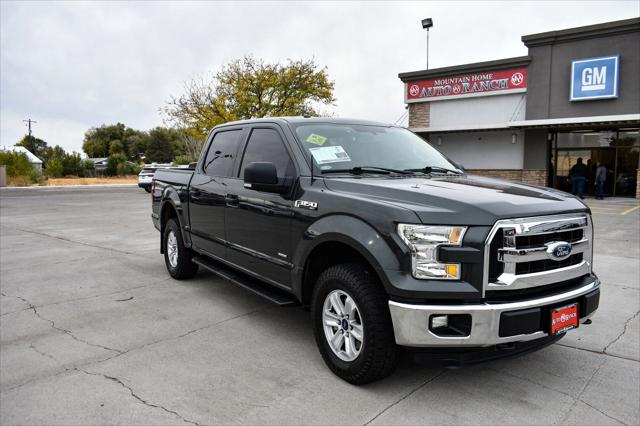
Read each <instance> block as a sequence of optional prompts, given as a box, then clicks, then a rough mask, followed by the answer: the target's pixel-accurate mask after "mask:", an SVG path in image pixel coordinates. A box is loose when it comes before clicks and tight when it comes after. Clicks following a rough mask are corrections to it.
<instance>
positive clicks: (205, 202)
mask: <svg viewBox="0 0 640 426" xmlns="http://www.w3.org/2000/svg"><path fill="white" fill-rule="evenodd" d="M243 136H244V128H242V127H231V128H222V129H220V130H218V131H216V133H214V134H213V136H212V140H211V143H210V144H209V147H208V148H207V152H206V155H204V154H203V156H202V157H203V158H204V160H202V159H201V161H200V162H199V164H198V165H197V167H196V170H195V172H194V174H193V178H192V179H191V184H190V186H189V219H190V225H191V235H192V240H193V244H194V246H195V247H196V248H197V249H198V250H200V251H204V252H206V253H208V254H210V255H213V256H215V257H219V258H225V256H226V248H225V241H226V233H225V213H224V210H225V206H226V202H225V197H226V195H227V185H228V182H227V181H228V179H229V178H230V177H231V175H232V174H233V171H234V170H235V167H234V166H235V162H236V157H237V155H238V151H239V149H240V146H241V143H242V139H243Z"/></svg>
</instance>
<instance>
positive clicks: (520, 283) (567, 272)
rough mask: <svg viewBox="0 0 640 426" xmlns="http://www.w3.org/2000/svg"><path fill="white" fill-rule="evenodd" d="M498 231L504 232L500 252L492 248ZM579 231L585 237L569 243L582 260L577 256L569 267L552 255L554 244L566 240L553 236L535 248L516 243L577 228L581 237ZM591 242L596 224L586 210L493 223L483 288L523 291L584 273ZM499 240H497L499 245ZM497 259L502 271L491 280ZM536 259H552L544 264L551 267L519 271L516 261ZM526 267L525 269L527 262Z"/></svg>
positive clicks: (487, 248)
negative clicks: (528, 271)
mask: <svg viewBox="0 0 640 426" xmlns="http://www.w3.org/2000/svg"><path fill="white" fill-rule="evenodd" d="M499 230H501V231H502V232H501V235H502V242H501V244H499V245H498V249H497V251H496V250H495V249H493V250H491V243H492V241H493V239H494V237H496V234H497V233H498V231H499ZM580 230H582V238H581V239H579V240H578V241H573V242H568V244H570V245H571V255H572V256H573V255H577V254H581V256H582V260H580V258H576V259H575V260H576V263H575V264H573V265H570V266H565V264H561V263H560V261H561V260H562V259H564V258H562V259H561V258H556V257H554V256H553V255H552V252H553V247H555V244H557V243H563V242H564V241H562V240H560V241H557V240H555V239H554V240H552V241H548V242H545V243H544V244H541V245H538V246H534V247H529V246H527V247H526V248H518V246H517V238H518V237H522V236H538V235H545V234H546V235H547V236H548V234H554V233H564V232H566V231H577V232H578V234H577V235H578V238H579V235H580V234H579V232H580ZM574 234H575V233H574ZM560 235H562V234H560ZM550 238H553V236H551V237H550ZM592 241H593V227H592V223H591V218H590V217H589V215H588V214H587V213H578V214H575V213H574V214H566V215H554V216H542V217H531V218H520V219H505V220H500V221H498V222H496V224H495V225H494V226H493V228H492V229H491V231H490V232H489V236H488V237H487V240H486V241H485V253H484V254H485V258H484V289H483V290H484V292H486V291H487V290H491V291H494V290H522V289H527V288H533V287H538V286H543V285H548V284H553V283H560V282H562V281H567V280H570V279H572V278H578V277H581V276H584V275H586V274H588V273H590V272H591V263H592V251H593V243H592ZM498 243H499V242H498V241H496V244H498ZM494 260H497V261H498V262H500V266H501V267H502V271H501V273H500V274H499V275H498V276H497V277H496V278H495V279H494V280H492V282H490V280H489V269H490V268H489V264H490V261H494ZM536 261H537V262H540V261H549V264H548V265H547V264H544V266H545V267H546V266H548V267H549V268H548V269H545V270H542V271H539V272H531V273H526V274H524V273H521V274H517V273H516V270H517V268H516V265H517V264H523V263H527V262H536ZM554 261H558V264H557V267H556V266H555V265H554V264H555V262H554ZM524 268H525V270H526V268H527V267H526V265H524Z"/></svg>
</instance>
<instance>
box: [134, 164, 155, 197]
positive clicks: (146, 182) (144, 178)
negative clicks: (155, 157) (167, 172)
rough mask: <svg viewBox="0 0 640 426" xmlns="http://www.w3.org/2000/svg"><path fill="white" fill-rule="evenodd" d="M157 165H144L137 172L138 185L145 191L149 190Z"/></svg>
mask: <svg viewBox="0 0 640 426" xmlns="http://www.w3.org/2000/svg"><path fill="white" fill-rule="evenodd" d="M157 169H158V168H157V167H146V166H145V167H144V168H143V169H142V170H141V171H140V173H139V174H138V186H139V187H140V188H143V189H144V190H145V191H147V192H151V184H152V183H153V176H155V174H156V170H157Z"/></svg>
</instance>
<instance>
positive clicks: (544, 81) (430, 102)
mask: <svg viewBox="0 0 640 426" xmlns="http://www.w3.org/2000/svg"><path fill="white" fill-rule="evenodd" d="M522 42H523V43H524V44H525V46H527V48H528V55H527V56H521V57H516V58H505V59H499V60H495V61H489V62H480V63H473V64H465V65H456V66H451V67H446V68H438V69H429V70H424V71H413V72H406V73H401V74H400V75H399V77H400V79H401V80H402V82H403V83H404V90H405V102H406V103H407V105H408V109H409V127H410V128H411V130H413V131H415V132H417V133H418V134H420V135H421V136H423V137H424V138H426V139H427V140H429V141H430V142H431V143H432V144H433V145H434V146H436V147H437V148H438V149H439V150H440V151H442V152H443V153H444V154H446V155H447V156H448V157H450V158H451V159H452V160H454V161H456V162H458V163H460V164H462V165H464V167H465V168H466V169H467V171H469V172H470V173H475V174H481V175H486V176H495V177H501V178H506V179H512V180H519V181H523V182H527V183H532V184H536V185H546V186H551V187H555V188H559V189H562V190H565V191H567V190H570V189H571V188H570V186H571V185H570V181H569V179H568V175H569V170H570V168H571V167H572V166H573V165H574V164H576V161H577V159H578V158H582V159H583V161H584V163H585V164H587V165H588V166H589V170H590V174H591V176H590V177H589V178H588V179H589V181H590V182H589V183H590V185H588V186H587V191H588V193H591V194H593V192H594V185H593V176H594V175H595V169H596V165H597V163H598V162H601V163H602V164H604V165H605V166H606V167H607V170H608V173H607V180H606V183H605V194H607V195H609V196H626V197H634V196H635V197H638V198H640V171H639V168H640V163H639V161H640V155H639V154H640V135H639V132H638V130H639V128H640V19H637V18H635V19H627V20H623V21H615V22H607V23H603V24H597V25H590V26H586V27H579V28H571V29H565V30H560V31H551V32H545V33H540V34H531V35H525V36H523V37H522Z"/></svg>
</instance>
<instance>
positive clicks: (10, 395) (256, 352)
mask: <svg viewBox="0 0 640 426" xmlns="http://www.w3.org/2000/svg"><path fill="white" fill-rule="evenodd" d="M589 204H590V205H591V206H592V208H593V213H594V223H595V229H596V231H595V233H596V244H595V270H596V273H597V274H598V275H599V276H600V278H601V280H602V282H603V286H602V298H601V304H600V309H599V311H598V312H597V313H596V315H595V316H594V318H593V324H591V325H585V326H581V327H580V328H579V329H578V330H574V331H573V332H571V333H570V334H569V335H568V336H566V337H565V338H564V339H562V340H561V341H560V342H559V343H557V344H555V345H552V346H550V347H547V348H545V349H543V350H541V351H539V352H536V353H532V354H528V355H525V356H522V357H518V358H513V359H506V360H500V361H493V362H490V363H484V364H480V365H476V366H473V367H465V368H462V369H457V370H448V369H443V368H440V367H438V368H434V367H430V366H429V365H424V364H423V363H414V362H412V361H411V360H406V362H404V363H403V364H402V365H401V367H400V368H399V369H398V371H397V372H396V373H395V374H394V375H393V376H392V377H390V378H388V379H386V380H384V381H381V382H378V383H374V384H371V385H367V386H364V387H354V386H351V385H349V384H347V383H345V382H343V381H341V380H340V379H338V378H337V377H335V376H334V375H333V374H332V373H331V372H330V371H329V369H328V368H326V367H325V365H324V363H323V362H322V359H321V357H320V355H319V353H318V351H317V349H316V346H315V342H314V340H313V336H312V332H311V324H310V320H309V314H308V312H306V311H304V310H303V309H301V308H278V307H275V306H273V305H271V304H269V303H268V302H265V301H263V300H262V299H260V298H258V297H256V296H253V295H252V294H250V293H248V292H246V291H244V290H242V289H240V288H237V287H235V286H233V285H232V284H229V283H226V282H223V281H221V280H219V279H217V278H215V277H214V276H213V275H212V274H209V273H207V272H202V271H201V272H200V273H199V274H198V276H197V277H196V278H195V279H193V280H189V281H183V282H177V281H174V280H172V279H170V278H169V276H168V275H167V273H166V271H165V267H164V263H163V259H162V257H161V255H160V254H159V253H158V244H159V236H158V233H157V231H156V230H155V228H153V225H152V224H151V219H150V200H149V196H148V194H146V193H145V192H144V191H142V190H140V189H138V188H133V187H120V188H113V189H89V188H82V189H74V190H69V189H55V188H54V189H35V190H16V189H6V190H2V191H0V213H1V215H0V225H1V226H0V239H1V244H0V290H1V298H0V302H1V304H0V314H1V317H0V423H1V424H3V425H10V424H210V423H224V424H232V423H233V424H235V423H243V424H247V423H249V424H255V423H278V424H284V423H286V424H301V423H302V424H328V423H330V424H333V423H335V424H369V423H372V424H496V423H503V424H599V425H600V424H628V425H634V424H638V423H639V422H640V417H639V410H640V348H639V336H640V318H639V316H638V315H639V313H640V283H639V281H640V280H639V276H640V261H639V258H640V243H639V238H640V229H639V226H640V225H639V224H640V221H639V217H640V209H638V208H636V207H637V201H636V200H631V199H627V200H622V199H616V200H605V201H595V200H590V201H589Z"/></svg>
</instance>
